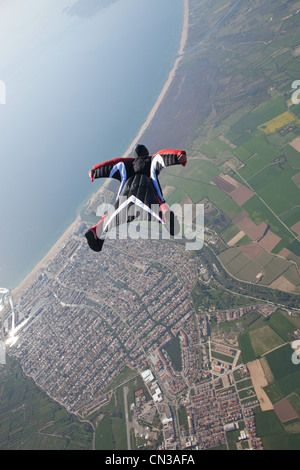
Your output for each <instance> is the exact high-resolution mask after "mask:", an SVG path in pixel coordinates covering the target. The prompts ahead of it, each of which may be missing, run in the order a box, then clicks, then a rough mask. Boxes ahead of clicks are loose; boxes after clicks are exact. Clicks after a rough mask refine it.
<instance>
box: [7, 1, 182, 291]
mask: <svg viewBox="0 0 300 470" xmlns="http://www.w3.org/2000/svg"><path fill="white" fill-rule="evenodd" d="M188 28H189V0H184V21H183V29H182V34H181V40H180V46H179V50H178V56H177V58H176V60H175V63H174V65H173V68H172V70H171V71H170V73H169V76H168V79H167V81H166V83H165V84H164V87H163V89H162V91H161V93H160V94H159V96H158V98H157V100H156V102H155V104H154V106H153V108H152V109H151V111H150V113H149V115H148V117H147V119H146V121H145V122H144V124H143V125H142V127H141V128H140V130H139V132H138V134H137V136H136V137H135V139H134V140H133V141H132V142H131V144H130V146H129V148H128V149H127V151H126V152H125V153H124V157H127V156H128V155H129V154H130V153H131V152H132V150H133V148H134V146H135V145H136V144H137V143H138V142H139V141H140V139H141V137H142V136H143V134H144V132H145V131H146V129H147V128H148V127H149V125H150V123H151V121H152V120H153V118H154V116H155V114H156V112H157V110H158V108H159V106H160V105H161V103H162V102H163V100H164V98H165V96H166V93H167V91H168V89H169V87H170V85H171V83H172V81H173V79H174V77H175V74H176V71H177V69H178V66H179V63H180V61H181V59H182V57H183V54H184V48H185V45H186V41H187V37H188ZM104 188H105V184H104V185H101V188H99V189H98V190H97V191H96V192H95V194H94V195H93V196H92V198H93V197H95V195H97V194H98V193H99V192H101V191H102V190H103V189H104ZM80 223H81V219H80V216H78V217H77V218H76V219H75V221H74V222H73V223H72V224H71V225H70V226H69V227H68V228H67V230H66V231H65V232H64V233H63V234H62V236H61V237H60V238H59V239H58V240H57V242H56V243H55V244H54V245H53V246H52V248H51V249H50V250H49V251H48V253H47V254H46V255H45V256H44V257H43V258H42V259H41V261H39V262H38V263H37V264H36V266H35V267H34V268H33V270H32V271H31V272H30V273H29V274H28V275H27V276H26V277H25V279H24V280H23V281H22V282H21V283H20V284H19V285H18V286H17V287H16V288H15V289H14V290H13V291H12V294H13V297H14V298H15V299H17V298H18V297H20V296H21V294H22V291H24V290H26V289H28V288H29V287H30V285H31V284H32V282H33V281H34V279H35V278H36V277H37V275H38V274H39V272H40V271H41V269H42V268H43V267H44V266H45V265H46V264H47V263H48V262H49V261H50V260H51V258H53V257H54V256H55V255H56V254H57V253H58V252H59V250H60V249H61V248H62V246H63V245H64V244H65V243H67V241H68V240H69V239H70V237H71V236H72V234H73V233H74V232H75V231H76V230H77V228H78V227H79V225H80Z"/></svg>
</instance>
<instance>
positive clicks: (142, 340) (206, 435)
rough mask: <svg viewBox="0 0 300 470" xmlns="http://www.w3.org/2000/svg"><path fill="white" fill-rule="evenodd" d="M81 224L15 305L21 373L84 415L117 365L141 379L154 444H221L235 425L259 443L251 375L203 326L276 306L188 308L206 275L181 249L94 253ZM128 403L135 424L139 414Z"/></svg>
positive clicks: (114, 245)
mask: <svg viewBox="0 0 300 470" xmlns="http://www.w3.org/2000/svg"><path fill="white" fill-rule="evenodd" d="M83 228H84V226H83V225H81V229H80V230H78V231H77V232H75V233H74V234H73V235H72V237H71V240H70V242H69V243H64V244H63V245H62V247H61V249H60V250H58V252H57V254H56V256H54V257H53V258H52V259H51V260H50V261H49V262H48V264H46V265H45V266H43V268H41V270H40V272H39V273H38V275H37V277H36V279H35V280H34V281H33V283H32V285H31V286H30V288H27V289H25V290H24V291H23V292H22V295H21V296H20V298H19V299H18V302H17V306H16V311H17V320H16V321H17V323H20V322H24V318H25V319H26V320H27V322H26V324H25V326H24V328H23V329H22V331H21V332H20V335H19V340H18V342H17V343H16V344H15V345H14V346H12V348H11V349H10V351H11V352H12V353H13V354H14V355H15V356H16V357H17V358H18V360H19V362H20V364H21V366H22V368H23V370H24V372H25V373H26V375H28V376H30V377H32V378H33V379H34V381H35V382H36V383H37V384H38V385H39V386H40V387H41V388H42V389H43V390H44V391H45V392H46V393H47V394H48V395H49V396H51V397H52V398H53V399H55V400H56V401H58V402H59V403H60V404H61V405H63V406H64V407H65V408H66V409H67V410H68V411H69V412H71V413H74V414H76V415H77V416H79V417H81V418H86V417H87V416H88V415H89V414H90V413H92V412H93V411H94V410H98V409H100V408H101V405H103V404H105V403H107V401H108V399H109V393H107V389H108V387H109V385H110V384H111V383H112V382H113V381H114V380H115V379H116V378H117V377H118V375H119V374H120V373H121V372H122V371H123V370H124V368H125V367H126V366H127V367H128V368H130V369H132V370H134V371H137V372H138V373H139V374H140V375H141V377H142V378H143V380H144V385H145V388H147V389H148V391H149V394H150V396H151V400H150V402H147V403H146V405H147V406H146V408H147V413H148V415H149V414H150V416H151V415H152V420H153V417H154V414H155V410H157V409H158V410H160V418H161V424H162V431H163V441H162V442H160V443H159V448H160V449H170V450H172V449H187V448H193V449H206V448H211V447H215V446H222V445H224V446H227V440H226V434H227V432H228V431H231V430H234V429H239V424H238V423H243V424H242V427H241V428H240V433H241V434H240V437H239V439H241V440H243V441H245V442H246V443H247V446H248V448H255V449H260V448H262V443H261V441H260V439H259V438H258V437H257V435H256V431H255V420H254V409H255V407H257V406H258V405H259V402H258V399H257V397H256V395H255V392H254V390H253V386H252V383H251V379H250V374H249V371H248V370H247V367H246V365H244V364H243V363H242V362H241V361H240V360H239V359H240V350H239V348H238V347H236V346H234V347H233V346H228V345H226V344H221V343H220V342H216V341H213V340H211V337H210V322H211V319H212V318H214V320H215V321H216V322H219V323H221V322H224V321H227V322H228V321H232V320H234V319H236V318H239V317H241V316H242V315H244V314H246V313H247V312H249V311H251V310H252V309H255V308H256V310H257V311H260V312H261V313H262V314H263V315H270V314H271V313H272V312H273V311H274V309H275V307H274V305H270V304H261V303H260V304H257V305H252V306H250V307H249V306H248V307H241V308H239V309H232V310H224V311H219V310H218V311H216V309H215V308H214V307H213V306H212V308H210V309H209V311H207V312H202V311H201V312H199V311H196V310H195V307H194V305H193V302H192V300H191V296H190V290H191V288H192V286H193V285H194V284H195V282H196V280H197V279H198V277H199V272H201V273H202V274H203V269H204V268H203V265H202V263H201V262H200V261H199V260H197V258H195V257H191V256H189V254H188V252H186V251H185V250H184V247H183V246H182V245H180V244H176V243H174V242H170V241H169V242H157V241H152V240H134V241H133V240H116V241H115V240H108V241H107V244H106V246H105V251H103V253H101V258H95V256H94V253H93V252H91V251H90V250H88V248H87V246H86V243H85V240H84V239H83V237H82V230H83ZM140 255H141V256H140ZM212 272H213V270H212ZM206 274H207V275H206V281H205V282H206V283H207V282H209V281H207V280H208V279H209V276H208V273H206ZM176 341H177V343H176ZM176 344H177V346H176ZM170 345H173V353H172V352H171V350H172V348H171V349H170V348H169V346H170ZM140 393H142V391H141V392H140ZM135 405H136V406H135ZM144 405H145V403H144ZM132 406H133V407H134V409H135V413H134V415H133V420H136V421H138V419H139V415H140V413H141V409H140V408H139V406H137V404H135V403H133V404H132ZM151 409H153V411H151ZM182 409H184V410H185V416H186V425H185V426H184V425H182V422H181V421H182V420H180V419H179V418H178V412H180V410H182ZM150 421H151V420H150ZM132 424H133V423H132ZM153 436H156V434H155V433H153Z"/></svg>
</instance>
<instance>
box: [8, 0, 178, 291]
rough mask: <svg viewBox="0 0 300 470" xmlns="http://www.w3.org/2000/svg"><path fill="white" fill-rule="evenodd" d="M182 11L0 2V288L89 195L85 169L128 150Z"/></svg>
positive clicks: (147, 1)
mask: <svg viewBox="0 0 300 470" xmlns="http://www.w3.org/2000/svg"><path fill="white" fill-rule="evenodd" d="M183 3H184V2H183V0H42V1H41V0H27V1H26V2H25V1H24V0H0V85H2V87H1V96H0V287H7V288H9V289H13V288H15V287H16V286H17V285H18V284H19V283H20V282H21V281H22V280H23V279H24V277H25V276H26V275H27V274H28V273H29V272H30V271H31V270H32V269H33V267H34V266H35V265H36V263H37V262H38V261H39V260H40V259H41V258H42V257H43V256H44V255H45V254H46V253H47V251H48V250H49V249H50V248H51V246H52V245H53V243H55V241H56V240H57V239H58V238H59V236H60V235H61V234H62V233H63V232H64V231H65V230H66V228H67V227H68V226H69V225H70V223H72V222H73V220H74V219H75V217H76V215H77V213H78V210H79V207H80V206H82V203H83V202H84V201H87V200H88V198H89V196H90V195H91V194H92V193H93V192H95V191H96V190H97V189H98V188H99V186H98V185H97V186H96V183H94V184H91V182H90V180H89V178H88V171H89V169H90V168H91V167H92V166H93V165H94V164H96V163H99V162H101V161H104V160H107V159H110V158H113V157H117V156H122V154H123V153H124V152H125V151H126V150H127V149H128V147H129V146H130V143H131V142H132V140H133V139H134V138H135V136H136V135H137V133H138V131H139V128H140V127H141V125H142V124H143V123H144V121H145V120H146V118H147V115H148V113H149V112H150V110H151V109H152V107H153V105H154V104H155V102H156V99H157V97H158V95H159V93H160V91H161V89H162V87H163V85H164V83H165V81H166V80H167V78H168V75H169V72H170V70H171V68H172V66H173V64H174V61H175V59H176V56H177V51H178V48H179V44H180V38H181V32H182V26H183V15H184V5H183ZM170 145H172V143H171V142H166V147H168V146H170ZM149 150H150V152H155V151H157V149H155V148H153V149H152V148H149Z"/></svg>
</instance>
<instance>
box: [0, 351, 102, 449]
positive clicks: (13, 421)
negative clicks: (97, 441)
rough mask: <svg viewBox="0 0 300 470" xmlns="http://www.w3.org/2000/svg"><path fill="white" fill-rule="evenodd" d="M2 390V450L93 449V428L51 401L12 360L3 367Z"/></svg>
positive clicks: (0, 409) (0, 381) (0, 436)
mask: <svg viewBox="0 0 300 470" xmlns="http://www.w3.org/2000/svg"><path fill="white" fill-rule="evenodd" d="M0 390H1V400H0V449H2V450H4V449H5V450H17V449H19V450H64V449H68V450H72V449H73V450H88V449H91V448H92V438H93V430H92V427H91V426H90V425H89V424H88V423H81V422H80V421H79V420H78V419H77V418H75V416H73V415H71V414H69V413H68V412H67V411H66V410H65V409H64V408H63V407H62V406H60V405H59V404H58V403H56V402H55V401H53V400H51V398H49V397H48V396H47V395H46V394H45V393H44V392H42V391H41V390H40V389H39V388H38V387H36V385H35V383H34V382H33V380H32V379H29V378H27V377H25V376H24V375H23V373H22V371H21V368H20V367H19V365H18V363H17V362H16V361H15V360H13V359H12V358H10V357H7V363H6V365H2V366H0Z"/></svg>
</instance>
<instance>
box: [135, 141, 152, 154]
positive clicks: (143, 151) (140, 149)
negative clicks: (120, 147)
mask: <svg viewBox="0 0 300 470" xmlns="http://www.w3.org/2000/svg"><path fill="white" fill-rule="evenodd" d="M134 154H135V156H136V157H147V156H148V155H149V150H148V149H147V147H145V145H143V144H138V145H137V146H136V147H135V149H134Z"/></svg>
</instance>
